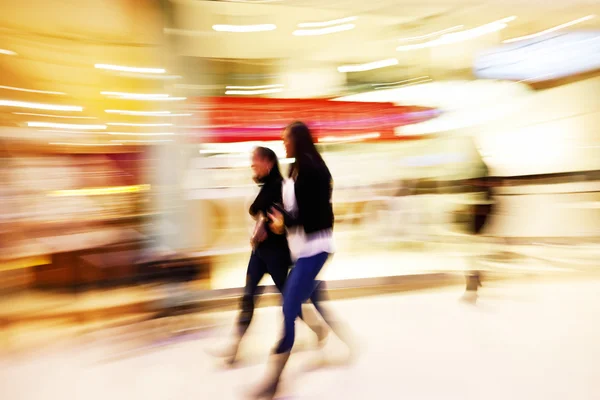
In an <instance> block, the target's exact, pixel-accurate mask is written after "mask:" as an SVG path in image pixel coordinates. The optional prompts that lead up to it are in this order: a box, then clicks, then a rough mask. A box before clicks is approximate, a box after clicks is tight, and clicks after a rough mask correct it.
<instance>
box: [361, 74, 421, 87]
mask: <svg viewBox="0 0 600 400" xmlns="http://www.w3.org/2000/svg"><path fill="white" fill-rule="evenodd" d="M423 79H430V78H429V77H428V76H419V77H417V78H411V79H404V80H401V81H398V82H389V83H373V84H372V85H371V86H395V85H399V84H401V83H406V82H412V81H420V80H423Z"/></svg>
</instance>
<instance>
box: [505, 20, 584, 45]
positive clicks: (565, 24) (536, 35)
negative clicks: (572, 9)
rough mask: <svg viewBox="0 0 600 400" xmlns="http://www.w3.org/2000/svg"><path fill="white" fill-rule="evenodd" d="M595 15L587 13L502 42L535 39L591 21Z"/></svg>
mask: <svg viewBox="0 0 600 400" xmlns="http://www.w3.org/2000/svg"><path fill="white" fill-rule="evenodd" d="M594 17H595V15H587V16H585V17H582V18H579V19H576V20H574V21H571V22H567V23H564V24H561V25H557V26H555V27H553V28H550V29H546V30H543V31H541V32H537V33H532V34H531V35H525V36H519V37H516V38H512V39H508V40H505V41H503V42H502V43H514V42H519V41H521V40H527V39H533V38H536V37H538V36H542V35H545V34H548V33H552V32H556V31H559V30H561V29H564V28H568V27H570V26H573V25H577V24H580V23H582V22H585V21H589V20H590V19H592V18H594Z"/></svg>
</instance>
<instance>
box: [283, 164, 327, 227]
mask: <svg viewBox="0 0 600 400" xmlns="http://www.w3.org/2000/svg"><path fill="white" fill-rule="evenodd" d="M294 189H295V192H296V202H297V204H298V214H297V215H296V216H291V215H290V214H287V213H284V217H285V225H286V226H288V227H291V226H296V225H301V226H303V227H304V232H306V234H310V233H314V232H317V231H321V230H324V229H331V228H333V221H334V216H333V205H332V202H331V194H332V191H333V180H332V178H331V173H330V172H329V168H327V165H326V164H325V163H324V162H322V161H321V160H314V161H312V162H309V163H305V164H304V165H302V168H299V169H298V175H297V177H296V182H295V184H294Z"/></svg>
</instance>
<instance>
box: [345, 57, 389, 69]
mask: <svg viewBox="0 0 600 400" xmlns="http://www.w3.org/2000/svg"><path fill="white" fill-rule="evenodd" d="M392 65H398V60H397V59H395V58H388V59H387V60H380V61H374V62H370V63H367V64H355V65H342V66H341V67H338V71H339V72H363V71H371V70H373V69H378V68H384V67H390V66H392Z"/></svg>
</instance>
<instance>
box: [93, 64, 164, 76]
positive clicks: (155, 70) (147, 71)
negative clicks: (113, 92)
mask: <svg viewBox="0 0 600 400" xmlns="http://www.w3.org/2000/svg"><path fill="white" fill-rule="evenodd" d="M94 68H97V69H106V70H109V71H120V72H134V73H140V74H164V73H165V72H167V71H166V70H165V69H164V68H141V67H129V66H124V65H112V64H95V65H94Z"/></svg>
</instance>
